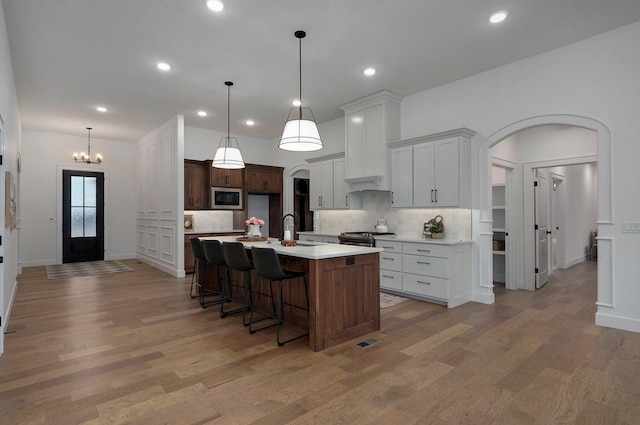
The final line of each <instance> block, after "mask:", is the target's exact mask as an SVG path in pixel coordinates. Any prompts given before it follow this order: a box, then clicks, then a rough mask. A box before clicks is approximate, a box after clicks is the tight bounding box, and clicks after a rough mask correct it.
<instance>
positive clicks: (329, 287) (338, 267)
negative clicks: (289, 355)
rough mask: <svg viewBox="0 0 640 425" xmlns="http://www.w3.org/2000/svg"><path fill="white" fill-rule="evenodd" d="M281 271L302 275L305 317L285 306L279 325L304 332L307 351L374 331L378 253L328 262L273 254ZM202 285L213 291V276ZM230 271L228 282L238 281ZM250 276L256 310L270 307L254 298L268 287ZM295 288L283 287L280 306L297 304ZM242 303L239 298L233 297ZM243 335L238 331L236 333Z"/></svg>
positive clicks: (263, 299) (299, 295)
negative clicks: (305, 276)
mask: <svg viewBox="0 0 640 425" xmlns="http://www.w3.org/2000/svg"><path fill="white" fill-rule="evenodd" d="M278 255H279V258H280V263H281V264H282V267H283V268H286V269H289V270H295V271H304V272H306V273H307V274H308V283H309V315H308V317H307V314H306V312H303V311H300V310H299V309H296V308H291V307H286V306H285V312H284V314H285V321H286V322H287V323H291V324H294V325H296V326H298V327H302V328H304V327H306V326H308V328H309V348H311V349H312V350H314V351H321V350H324V349H326V348H329V347H333V346H335V345H338V344H341V343H343V342H345V341H349V340H352V339H355V338H358V337H361V336H363V335H366V334H368V333H370V332H374V331H377V330H379V329H380V257H379V253H378V252H373V253H364V254H357V255H345V256H336V257H331V258H321V259H312V258H302V257H299V256H289V255H286V254H283V253H279V254H278ZM207 275H208V277H209V278H208V280H209V282H208V285H207V286H209V287H212V288H217V287H218V282H217V278H216V276H217V275H218V274H217V271H216V270H215V269H213V267H212V268H211V270H209V273H207ZM242 278H243V277H242V276H241V275H240V274H236V273H234V272H232V273H231V280H232V281H234V282H235V283H237V282H242V280H241V279H242ZM255 279H256V276H255V274H253V273H252V281H253V282H254V285H255V287H256V289H257V292H258V295H257V297H256V307H257V308H270V300H269V299H267V298H266V297H264V296H262V295H260V293H266V292H268V285H269V282H268V281H266V280H264V279H260V278H258V279H257V281H256V280H255ZM302 291H303V289H302V285H300V284H288V283H287V284H285V287H284V289H283V299H284V301H285V302H286V303H292V304H296V305H303V303H304V293H303V292H302ZM234 298H235V299H237V300H241V299H242V294H240V293H234ZM242 330H243V331H245V329H244V328H242Z"/></svg>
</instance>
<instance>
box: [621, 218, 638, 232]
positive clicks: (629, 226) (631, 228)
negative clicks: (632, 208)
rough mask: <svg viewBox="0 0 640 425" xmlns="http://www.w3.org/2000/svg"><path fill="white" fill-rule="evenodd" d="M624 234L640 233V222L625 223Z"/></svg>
mask: <svg viewBox="0 0 640 425" xmlns="http://www.w3.org/2000/svg"><path fill="white" fill-rule="evenodd" d="M622 233H640V221H623V222H622Z"/></svg>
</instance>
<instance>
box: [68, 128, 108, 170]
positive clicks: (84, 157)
mask: <svg viewBox="0 0 640 425" xmlns="http://www.w3.org/2000/svg"><path fill="white" fill-rule="evenodd" d="M91 130H93V129H92V128H91V127H87V131H88V132H89V135H88V138H87V153H84V152H81V153H80V154H78V153H74V154H73V160H74V161H75V162H83V163H85V164H102V155H100V154H99V153H98V154H96V158H95V159H94V160H91Z"/></svg>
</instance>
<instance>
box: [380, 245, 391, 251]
mask: <svg viewBox="0 0 640 425" xmlns="http://www.w3.org/2000/svg"><path fill="white" fill-rule="evenodd" d="M382 248H383V249H388V250H391V251H393V247H392V246H383V247H382Z"/></svg>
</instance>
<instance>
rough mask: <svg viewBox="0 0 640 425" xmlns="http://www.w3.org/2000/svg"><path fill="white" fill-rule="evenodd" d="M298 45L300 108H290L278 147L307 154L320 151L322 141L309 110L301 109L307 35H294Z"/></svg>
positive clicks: (302, 32) (297, 32)
mask: <svg viewBox="0 0 640 425" xmlns="http://www.w3.org/2000/svg"><path fill="white" fill-rule="evenodd" d="M294 35H295V36H296V38H297V39H298V40H299V44H300V49H299V50H300V68H299V69H300V97H299V98H298V100H299V101H300V106H298V107H297V108H296V107H294V108H291V110H290V111H289V116H288V117H287V123H286V124H285V126H284V131H283V132H282V138H281V139H280V144H279V145H278V147H279V148H280V149H284V150H287V151H298V152H308V151H316V150H318V149H322V140H320V133H319V132H318V126H317V125H316V120H315V118H314V116H313V112H312V111H311V108H303V107H302V39H303V38H304V37H306V35H307V33H305V32H304V31H296V32H295V33H294Z"/></svg>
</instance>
